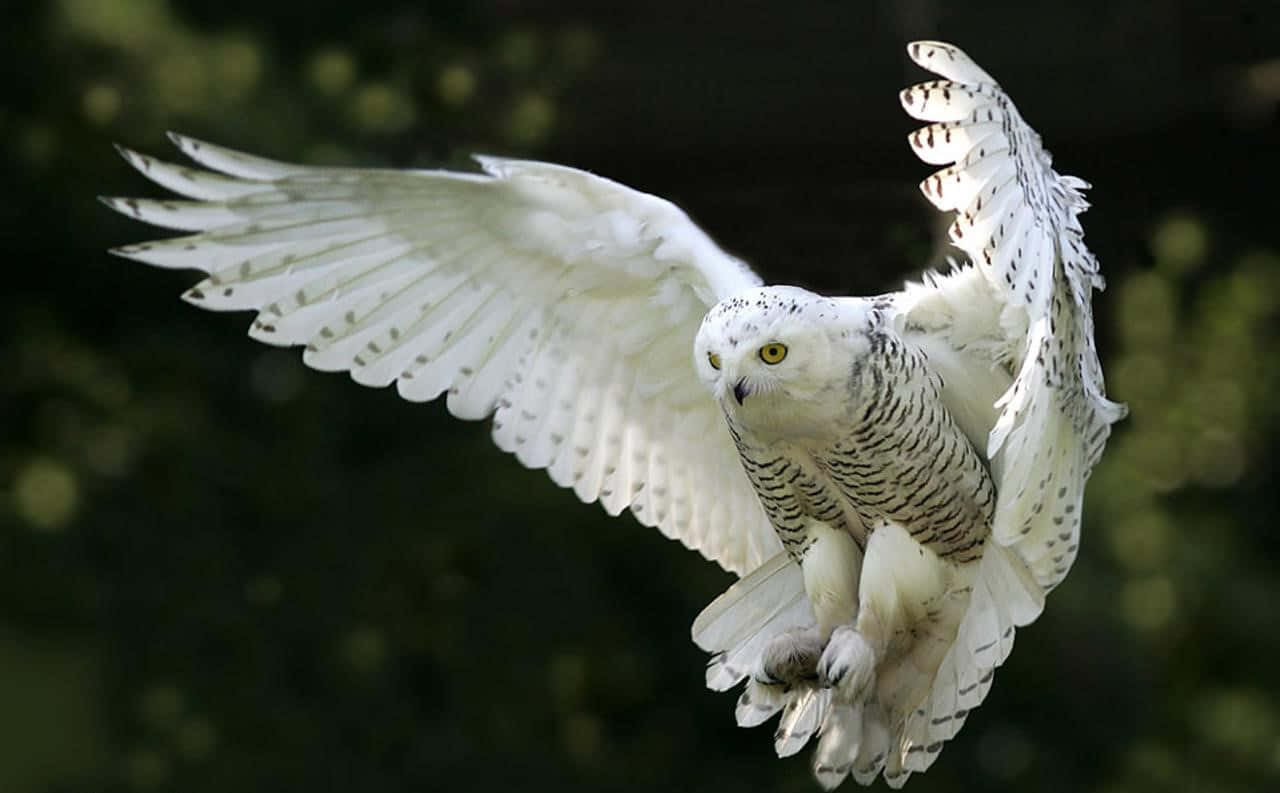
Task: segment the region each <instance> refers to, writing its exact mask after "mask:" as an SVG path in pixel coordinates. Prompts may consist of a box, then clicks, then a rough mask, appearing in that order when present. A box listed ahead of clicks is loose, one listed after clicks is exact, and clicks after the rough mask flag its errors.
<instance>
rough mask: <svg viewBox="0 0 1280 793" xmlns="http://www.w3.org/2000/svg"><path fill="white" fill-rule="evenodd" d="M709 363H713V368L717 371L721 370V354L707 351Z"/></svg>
mask: <svg viewBox="0 0 1280 793" xmlns="http://www.w3.org/2000/svg"><path fill="white" fill-rule="evenodd" d="M707 363H709V364H711V368H712V369H715V370H716V371H719V370H720V356H719V355H716V354H715V353H714V352H709V353H707Z"/></svg>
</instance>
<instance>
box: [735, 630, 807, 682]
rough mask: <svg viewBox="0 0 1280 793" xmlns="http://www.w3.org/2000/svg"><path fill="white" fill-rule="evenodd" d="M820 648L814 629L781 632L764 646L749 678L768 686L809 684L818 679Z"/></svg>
mask: <svg viewBox="0 0 1280 793" xmlns="http://www.w3.org/2000/svg"><path fill="white" fill-rule="evenodd" d="M822 646H823V642H822V634H821V633H820V632H819V631H818V629H817V627H809V628H793V629H791V630H789V631H784V632H782V633H780V634H778V635H777V636H774V637H773V638H772V639H770V640H769V642H768V643H767V644H765V646H764V650H763V651H762V652H761V653H760V660H759V662H758V663H757V664H756V668H755V670H754V671H752V673H751V676H752V677H753V678H754V679H755V680H756V682H758V683H762V684H764V685H767V686H771V685H778V684H784V685H789V686H793V685H796V684H798V683H802V682H811V681H813V680H815V679H816V678H817V677H818V658H819V656H821V655H822Z"/></svg>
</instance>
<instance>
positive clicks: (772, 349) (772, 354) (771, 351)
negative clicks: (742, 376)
mask: <svg viewBox="0 0 1280 793" xmlns="http://www.w3.org/2000/svg"><path fill="white" fill-rule="evenodd" d="M786 357H787V345H785V344H782V343H781V342H776V341H775V342H771V343H769V344H766V345H764V346H763V347H761V348H760V360H762V361H764V362H765V363H767V364H770V365H773V364H775V363H782V359H783V358H786Z"/></svg>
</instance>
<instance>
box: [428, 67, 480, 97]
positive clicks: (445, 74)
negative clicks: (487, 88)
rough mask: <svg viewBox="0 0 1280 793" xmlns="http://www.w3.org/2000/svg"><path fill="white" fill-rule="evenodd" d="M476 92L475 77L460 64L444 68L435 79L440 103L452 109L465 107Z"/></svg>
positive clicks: (473, 73)
mask: <svg viewBox="0 0 1280 793" xmlns="http://www.w3.org/2000/svg"><path fill="white" fill-rule="evenodd" d="M475 92H476V75H475V72H473V71H472V70H471V69H468V68H467V67H466V66H463V65H461V64H453V65H452V66H446V67H444V69H442V70H440V76H439V77H437V78H436V93H437V94H439V96H440V101H441V102H444V103H445V104H446V105H450V106H452V107H459V106H461V105H465V104H466V103H467V102H468V101H470V100H471V97H472V96H473V95H474V94H475Z"/></svg>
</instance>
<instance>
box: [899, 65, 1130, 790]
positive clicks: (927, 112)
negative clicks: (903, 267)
mask: <svg viewBox="0 0 1280 793" xmlns="http://www.w3.org/2000/svg"><path fill="white" fill-rule="evenodd" d="M907 51H908V54H909V55H910V57H911V58H912V60H914V61H915V62H916V63H918V64H920V65H921V66H923V67H924V68H926V69H928V70H930V71H932V72H935V73H936V74H938V75H939V76H941V77H942V78H943V79H942V80H937V81H933V82H927V83H922V84H920V85H916V86H913V87H911V88H908V89H906V90H905V91H903V92H902V94H901V100H902V106H903V107H904V108H905V109H906V111H907V112H908V113H909V114H910V115H912V116H914V117H915V118H918V119H921V120H924V121H929V122H933V123H931V124H929V125H928V126H925V127H922V128H921V129H919V130H916V131H915V132H913V133H911V135H910V136H909V141H910V143H911V147H912V148H913V149H914V150H915V151H916V153H917V154H918V155H919V156H920V158H921V159H923V160H924V161H925V162H928V163H931V164H939V165H946V164H948V163H950V165H949V166H948V167H945V168H943V169H942V170H940V171H938V172H937V173H935V174H933V175H932V176H930V177H929V178H927V179H925V180H924V182H922V183H921V185H920V187H921V190H922V191H923V192H924V194H925V196H926V197H928V199H929V200H930V201H931V202H932V203H933V204H934V205H935V206H937V207H938V208H939V209H941V210H944V211H954V212H955V213H956V217H955V220H954V222H953V223H952V224H951V226H950V228H949V232H948V233H949V236H950V239H951V241H952V242H953V243H954V244H955V245H956V246H957V247H959V248H960V249H961V250H963V251H964V252H965V253H966V254H968V256H969V259H970V260H971V262H972V264H971V265H969V266H965V267H961V268H959V269H957V270H956V271H954V272H952V273H949V274H946V275H930V276H927V277H926V279H925V282H924V283H923V284H909V285H908V287H907V289H906V291H905V292H903V293H901V294H900V295H899V298H900V302H899V305H900V308H901V309H902V311H903V316H904V318H905V323H906V326H907V327H908V328H911V329H913V330H914V331H915V332H916V334H917V335H918V337H919V338H920V339H922V340H924V342H925V345H926V349H927V350H928V351H929V352H930V358H931V360H932V361H934V362H935V364H936V365H937V366H938V367H939V369H940V371H941V372H942V373H943V377H944V381H946V382H947V386H946V387H945V388H944V398H947V399H948V400H949V404H948V406H949V407H950V408H952V411H953V413H955V414H956V418H957V421H958V422H959V423H960V425H961V426H962V427H963V428H965V430H966V432H967V433H968V434H969V435H970V438H971V439H972V440H973V441H974V443H975V444H976V445H977V446H978V447H979V448H983V447H985V449H986V451H987V457H988V459H989V461H990V463H991V472H992V476H993V478H994V479H995V482H996V487H997V493H998V495H997V505H996V510H995V517H994V521H993V526H992V537H993V539H994V542H989V543H988V545H987V550H986V552H985V554H984V556H983V559H982V563H981V565H980V567H979V569H978V571H977V574H976V576H975V577H974V583H973V585H972V591H971V595H970V601H969V605H968V608H967V609H966V611H965V613H964V615H963V617H962V619H961V620H960V623H959V625H958V628H957V630H956V634H955V639H954V641H953V642H951V644H950V647H949V649H948V651H947V653H946V655H945V657H944V658H943V660H942V662H941V663H940V665H939V666H938V667H937V671H936V672H935V673H934V674H933V679H932V683H931V684H930V685H929V686H927V687H926V690H925V691H924V692H923V694H914V695H912V696H910V697H906V700H910V703H908V702H906V700H904V706H905V707H904V708H903V710H901V711H899V712H898V714H896V715H894V718H891V719H889V722H890V723H901V724H902V728H901V732H900V733H897V734H896V735H895V738H894V741H893V745H892V751H891V753H890V760H889V762H888V765H887V768H888V769H893V770H894V777H893V780H891V781H892V783H893V784H894V785H895V786H897V785H899V784H901V782H902V781H903V780H905V774H906V773H909V772H912V771H923V770H925V769H927V768H928V767H929V765H930V764H931V763H932V762H933V760H934V758H935V757H936V756H937V752H938V751H939V750H940V749H941V747H942V745H943V743H944V742H945V741H947V740H949V739H950V738H952V737H954V735H955V734H956V733H957V732H958V731H959V729H960V727H961V726H962V725H963V724H964V721H965V718H966V717H967V715H968V713H969V712H970V711H971V710H972V709H973V708H975V707H977V706H978V704H980V703H981V702H982V700H983V698H984V697H985V695H986V692H987V690H988V689H989V687H990V685H991V680H992V676H993V673H994V670H995V668H996V667H998V666H999V665H1000V664H1001V663H1003V662H1004V660H1005V658H1006V657H1007V656H1008V654H1009V652H1010V650H1011V649H1012V645H1013V637H1014V630H1015V628H1016V627H1018V626H1022V625H1026V624H1028V623H1030V622H1031V621H1033V620H1034V619H1035V618H1036V617H1037V616H1039V614H1040V613H1041V611H1042V610H1043V607H1044V596H1045V594H1047V593H1048V592H1049V590H1051V589H1053V587H1055V586H1057V585H1058V584H1059V583H1060V582H1061V581H1062V579H1063V577H1064V576H1065V575H1066V574H1067V571H1068V570H1069V569H1070V567H1071V564H1072V562H1073V561H1074V560H1075V556H1076V550H1077V548H1078V546H1079V537H1080V506H1081V499H1082V497H1083V495H1084V486H1085V481H1086V480H1087V479H1088V476H1089V472H1090V470H1091V468H1092V467H1093V465H1094V464H1095V463H1096V462H1097V461H1098V458H1099V456H1100V455H1101V453H1102V450H1103V446H1104V445H1105V442H1106V439H1107V436H1108V435H1109V433H1110V427H1111V424H1112V423H1114V422H1115V421H1118V420H1119V419H1120V418H1122V417H1123V416H1124V414H1125V408H1124V406H1123V405H1120V404H1117V403H1115V402H1112V401H1110V400H1108V399H1107V398H1106V395H1105V391H1104V383H1103V377H1102V367H1101V365H1100V363H1099V361H1098V354H1097V350H1096V349H1095V347H1094V339H1093V313H1092V308H1091V305H1090V301H1091V299H1092V294H1093V290H1094V289H1101V288H1102V287H1103V280H1102V277H1101V275H1100V274H1099V271H1098V262H1097V260H1096V259H1095V258H1094V256H1093V254H1092V253H1090V251H1089V249H1088V248H1087V247H1085V244H1084V240H1083V230H1082V228H1081V226H1080V222H1079V218H1078V216H1079V214H1080V213H1081V212H1083V211H1084V210H1085V209H1086V208H1087V207H1088V204H1087V202H1086V201H1085V200H1084V198H1083V196H1082V195H1081V191H1082V190H1084V189H1085V188H1086V187H1087V185H1086V184H1085V183H1084V182H1082V181H1080V180H1079V179H1076V178H1074V177H1070V176H1061V175H1059V174H1058V173H1057V172H1055V171H1054V170H1053V168H1052V167H1051V159H1050V156H1049V153H1048V152H1046V151H1045V150H1044V148H1043V147H1042V146H1041V143H1040V137H1039V136H1038V135H1037V134H1036V133H1035V131H1034V130H1032V129H1031V127H1030V126H1028V125H1027V123H1026V122H1025V121H1023V119H1022V117H1021V116H1020V115H1019V114H1018V111H1017V109H1016V108H1015V107H1014V105H1013V102H1012V101H1011V100H1010V99H1009V97H1008V96H1007V95H1006V94H1005V93H1004V91H1003V90H1002V89H1001V88H1000V86H999V85H998V84H997V83H996V82H995V80H994V79H992V78H991V76H990V75H988V74H987V73H986V72H985V71H983V70H982V69H981V68H979V67H978V66H977V65H976V64H974V63H973V61H971V60H970V59H969V58H968V56H966V55H965V54H964V53H963V52H961V51H960V50H959V49H957V48H956V47H953V46H951V45H949V44H943V43H940V42H915V43H912V44H910V45H909V46H908V48H907ZM908 682H910V680H909V679H908ZM913 685H914V684H913ZM904 690H906V689H904ZM912 703H914V704H912ZM897 719H901V720H902V721H900V722H898V721H896V720H897Z"/></svg>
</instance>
